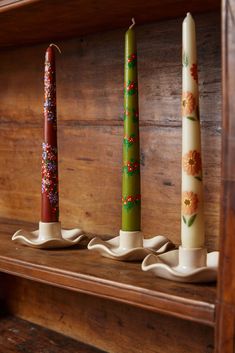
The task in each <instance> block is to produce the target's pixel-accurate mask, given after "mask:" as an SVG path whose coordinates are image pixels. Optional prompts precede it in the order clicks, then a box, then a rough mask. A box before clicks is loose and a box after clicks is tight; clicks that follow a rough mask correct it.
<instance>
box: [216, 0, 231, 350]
mask: <svg viewBox="0 0 235 353" xmlns="http://www.w3.org/2000/svg"><path fill="white" fill-rule="evenodd" d="M222 15H223V17H222V18H223V21H222V23H223V28H222V29H223V32H222V39H223V81H222V82H223V140H222V142H223V145H222V146H223V149H222V176H221V177H222V179H221V181H222V183H221V186H222V192H221V227H220V249H221V254H220V271H219V285H218V294H217V295H218V296H217V298H218V313H217V325H216V336H215V337H216V348H215V352H216V353H221V352H223V353H233V352H234V350H235V342H234V336H235V321H234V318H235V250H234V249H235V240H234V232H235V163H234V156H235V138H234V136H235V120H234V114H235V106H234V95H233V93H232V91H233V90H234V87H235V71H234V70H235V35H234V23H235V22H234V18H235V1H234V0H232V1H227V0H225V1H223V12H222Z"/></svg>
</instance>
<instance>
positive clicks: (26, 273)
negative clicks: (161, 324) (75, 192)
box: [0, 220, 215, 326]
mask: <svg viewBox="0 0 235 353" xmlns="http://www.w3.org/2000/svg"><path fill="white" fill-rule="evenodd" d="M2 222H3V220H2ZM2 222H1V223H2ZM22 225H23V224H22V223H21V226H22ZM25 226H26V227H27V224H25ZM4 227H5V226H4ZM18 227H19V225H17V223H16V224H15V229H17V228H18ZM18 229H19V228H18ZM27 229H30V228H29V227H27ZM0 238H1V242H0V269H1V271H2V272H6V273H11V274H14V275H17V276H20V277H24V278H28V279H32V280H34V281H38V282H43V283H47V284H51V285H54V286H58V287H63V288H67V289H69V290H72V291H77V292H83V293H87V294H91V295H94V296H96V297H103V298H109V299H112V300H114V301H118V302H124V303H128V304H130V305H133V306H137V307H142V308H145V309H148V310H150V311H155V312H160V313H165V314H168V315H173V316H177V317H181V318H187V319H188V320H192V321H196V322H200V323H204V324H207V325H211V326H213V325H214V319H215V285H213V284H210V285H201V286H199V285H198V286H195V285H190V284H186V285H185V284H183V283H174V282H171V281H166V280H163V279H160V278H156V277H155V276H153V275H152V274H151V273H144V272H143V271H141V269H140V263H125V262H119V261H113V260H110V259H106V258H103V257H101V256H100V255H99V254H96V253H94V252H92V251H89V250H86V249H76V248H74V249H66V250H53V251H50V250H43V251H42V250H38V249H32V248H29V247H24V246H20V245H16V244H15V243H13V242H12V241H11V238H10V235H9V232H8V234H6V233H5V232H1V233H0Z"/></svg>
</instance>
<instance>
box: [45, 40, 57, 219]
mask: <svg viewBox="0 0 235 353" xmlns="http://www.w3.org/2000/svg"><path fill="white" fill-rule="evenodd" d="M44 95H45V98H44V137H43V144H42V204H41V221H42V222H58V220H59V193H58V159H57V119H56V66H55V52H54V48H53V44H51V45H50V46H49V47H48V49H47V51H46V56H45V74H44Z"/></svg>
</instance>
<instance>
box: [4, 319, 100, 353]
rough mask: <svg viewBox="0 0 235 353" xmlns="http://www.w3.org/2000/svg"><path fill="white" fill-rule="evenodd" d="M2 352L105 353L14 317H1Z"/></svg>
mask: <svg viewBox="0 0 235 353" xmlns="http://www.w3.org/2000/svg"><path fill="white" fill-rule="evenodd" d="M0 351H1V352H4V353H22V352H24V353H31V352H50V353H77V352H79V353H102V352H103V353H104V351H101V350H99V349H96V348H93V347H91V346H88V345H85V344H84V343H81V342H78V341H75V340H73V339H71V338H68V337H65V336H63V335H60V334H58V333H55V332H53V331H51V330H48V329H46V328H43V327H40V326H38V325H35V324H32V323H29V322H27V321H25V320H22V319H19V318H16V317H13V316H6V317H0Z"/></svg>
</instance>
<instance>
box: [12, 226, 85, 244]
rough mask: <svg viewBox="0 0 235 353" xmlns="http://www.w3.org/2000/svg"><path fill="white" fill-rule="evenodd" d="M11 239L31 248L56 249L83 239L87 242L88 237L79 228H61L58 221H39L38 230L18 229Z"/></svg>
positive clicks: (77, 242)
mask: <svg viewBox="0 0 235 353" xmlns="http://www.w3.org/2000/svg"><path fill="white" fill-rule="evenodd" d="M12 240H13V241H15V242H17V243H19V244H23V245H27V246H30V247H33V248H38V249H56V248H67V247H70V246H73V245H77V244H79V243H81V242H83V243H85V241H86V244H87V242H88V237H87V236H86V235H85V234H84V232H83V231H82V230H81V229H77V228H75V229H71V230H65V229H61V223H60V222H51V223H46V222H39V229H38V230H35V231H33V232H29V231H27V230H24V229H20V230H18V231H17V232H16V233H15V234H14V235H13V237H12ZM84 245H85V244H84Z"/></svg>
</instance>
